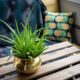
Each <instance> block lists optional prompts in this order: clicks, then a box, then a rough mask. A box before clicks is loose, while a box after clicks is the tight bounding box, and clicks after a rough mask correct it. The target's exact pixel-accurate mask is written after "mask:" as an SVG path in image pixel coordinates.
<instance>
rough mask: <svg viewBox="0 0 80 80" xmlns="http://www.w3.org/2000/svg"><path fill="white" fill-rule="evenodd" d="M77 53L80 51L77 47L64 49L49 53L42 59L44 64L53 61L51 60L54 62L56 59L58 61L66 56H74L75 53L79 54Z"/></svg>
mask: <svg viewBox="0 0 80 80" xmlns="http://www.w3.org/2000/svg"><path fill="white" fill-rule="evenodd" d="M77 51H80V49H79V48H77V47H75V46H72V47H69V48H64V49H62V50H58V51H54V52H52V53H50V54H49V53H48V54H45V55H42V56H41V59H42V61H43V62H45V61H47V60H51V59H53V60H54V59H57V58H60V57H63V56H66V55H70V54H73V53H74V52H77Z"/></svg>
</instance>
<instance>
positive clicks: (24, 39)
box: [0, 20, 45, 74]
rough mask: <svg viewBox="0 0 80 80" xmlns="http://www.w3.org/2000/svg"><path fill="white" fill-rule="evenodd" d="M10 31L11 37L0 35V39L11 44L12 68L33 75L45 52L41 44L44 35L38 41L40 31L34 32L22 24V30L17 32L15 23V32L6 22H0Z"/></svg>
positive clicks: (27, 25)
mask: <svg viewBox="0 0 80 80" xmlns="http://www.w3.org/2000/svg"><path fill="white" fill-rule="evenodd" d="M0 22H1V23H3V24H5V25H6V26H7V27H8V28H9V29H10V30H11V37H7V36H4V35H0V39H1V40H3V41H5V42H8V43H10V44H12V47H11V51H10V52H11V56H14V61H13V63H14V66H15V67H16V70H17V71H19V72H22V73H27V74H31V73H34V72H35V71H36V70H37V69H38V68H39V66H40V65H41V59H40V55H41V53H43V51H44V50H45V45H43V42H44V40H45V36H44V34H43V35H42V36H41V38H40V39H38V37H39V34H40V31H41V29H39V30H37V29H35V30H34V32H33V31H32V29H31V28H30V26H29V24H26V25H24V24H22V27H23V30H22V32H20V31H19V28H18V24H17V21H15V23H16V30H14V29H12V28H11V26H9V25H8V24H7V23H6V22H4V21H3V20H0Z"/></svg>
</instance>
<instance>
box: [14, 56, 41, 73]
mask: <svg viewBox="0 0 80 80" xmlns="http://www.w3.org/2000/svg"><path fill="white" fill-rule="evenodd" d="M40 65H41V59H40V57H36V58H34V59H32V60H30V59H21V58H18V57H14V66H15V67H16V70H17V71H18V72H20V73H25V74H32V73H35V72H36V71H37V70H38V69H39V67H40Z"/></svg>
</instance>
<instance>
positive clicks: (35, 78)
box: [0, 41, 80, 80]
mask: <svg viewBox="0 0 80 80" xmlns="http://www.w3.org/2000/svg"><path fill="white" fill-rule="evenodd" d="M7 58H8V57H4V58H0V80H65V79H66V80H80V49H79V48H78V47H77V46H75V45H72V44H71V43H69V42H67V41H66V42H62V43H58V44H54V45H50V46H48V49H47V50H46V51H45V52H44V54H43V55H42V56H41V59H42V65H41V67H40V69H39V70H38V71H37V73H35V74H32V75H24V74H19V73H18V72H16V70H15V68H14V66H13V63H12V62H13V57H12V58H11V59H10V60H9V61H8V62H6V59H7Z"/></svg>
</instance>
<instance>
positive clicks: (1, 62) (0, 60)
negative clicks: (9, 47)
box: [0, 56, 13, 66]
mask: <svg viewBox="0 0 80 80" xmlns="http://www.w3.org/2000/svg"><path fill="white" fill-rule="evenodd" d="M8 58H9V56H7V57H3V58H0V66H1V65H3V64H6V63H9V62H12V61H13V57H11V58H10V59H9V60H8Z"/></svg>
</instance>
